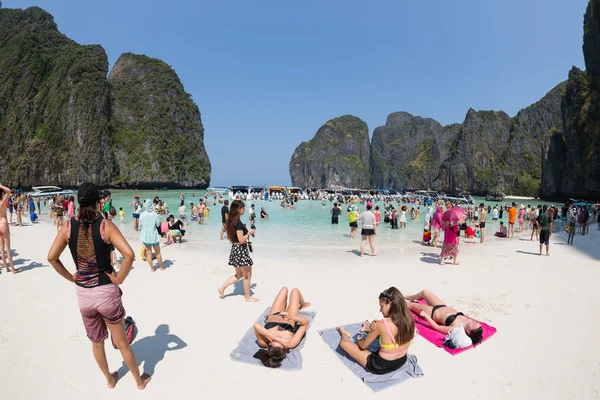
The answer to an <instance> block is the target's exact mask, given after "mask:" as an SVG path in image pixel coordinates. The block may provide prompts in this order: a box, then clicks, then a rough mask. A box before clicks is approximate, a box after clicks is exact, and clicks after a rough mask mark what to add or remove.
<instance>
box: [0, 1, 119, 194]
mask: <svg viewBox="0 0 600 400" xmlns="http://www.w3.org/2000/svg"><path fill="white" fill-rule="evenodd" d="M107 72H108V58H107V56H106V53H105V52H104V49H102V47H100V46H80V45H78V44H77V43H75V42H73V41H72V40H70V39H68V38H67V37H66V36H64V35H62V34H60V33H59V32H58V30H57V27H56V24H55V23H54V20H53V18H52V16H51V15H50V14H48V13H46V12H45V11H43V10H42V9H40V8H37V7H32V8H28V9H27V10H11V9H0V82H1V84H0V149H1V150H0V163H1V164H2V165H3V166H4V167H3V168H2V169H0V180H1V181H2V182H3V183H5V184H8V185H11V186H12V185H14V186H17V185H24V186H30V185H35V184H39V185H41V184H60V185H66V186H72V185H77V183H78V182H80V181H82V180H92V181H95V182H108V181H109V179H110V177H111V175H112V156H111V152H110V147H109V144H110V135H109V117H110V99H109V85H108V82H107V81H106V73H107Z"/></svg>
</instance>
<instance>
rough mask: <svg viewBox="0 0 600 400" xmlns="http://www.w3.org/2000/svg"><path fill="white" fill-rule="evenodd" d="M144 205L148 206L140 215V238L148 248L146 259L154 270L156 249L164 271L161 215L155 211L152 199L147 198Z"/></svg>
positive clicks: (159, 263)
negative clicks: (153, 253) (153, 257)
mask: <svg viewBox="0 0 600 400" xmlns="http://www.w3.org/2000/svg"><path fill="white" fill-rule="evenodd" d="M144 205H145V206H146V210H145V211H144V212H142V214H141V215H140V240H141V242H142V244H143V245H144V247H145V248H146V249H145V250H144V251H145V253H146V261H148V265H149V266H150V270H151V271H152V272H154V271H155V269H154V265H153V263H152V249H154V252H155V253H156V260H157V261H158V266H159V267H160V269H161V270H162V271H164V270H165V267H164V266H163V259H162V255H161V254H160V237H159V236H158V227H159V226H160V217H159V216H158V214H157V213H156V212H155V211H154V204H152V202H151V201H150V199H148V200H146V201H145V202H144Z"/></svg>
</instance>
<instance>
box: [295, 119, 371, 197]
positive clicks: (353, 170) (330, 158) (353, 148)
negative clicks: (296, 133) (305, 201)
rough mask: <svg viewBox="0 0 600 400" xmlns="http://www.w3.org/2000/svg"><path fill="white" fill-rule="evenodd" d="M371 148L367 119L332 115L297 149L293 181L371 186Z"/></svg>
mask: <svg viewBox="0 0 600 400" xmlns="http://www.w3.org/2000/svg"><path fill="white" fill-rule="evenodd" d="M370 152H371V148H370V143H369V128H368V127H367V124H366V123H365V122H364V121H362V120H361V119H360V118H357V117H355V116H352V115H344V116H342V117H339V118H334V119H331V120H329V121H327V122H326V123H325V124H324V125H323V126H321V128H319V130H318V131H317V133H316V135H315V136H314V138H313V139H311V140H309V141H308V142H303V143H301V144H300V145H299V146H298V147H297V148H296V150H295V151H294V154H293V155H292V159H291V161H290V175H291V178H292V185H294V186H301V187H328V186H344V187H368V186H369V181H370V175H369V155H370Z"/></svg>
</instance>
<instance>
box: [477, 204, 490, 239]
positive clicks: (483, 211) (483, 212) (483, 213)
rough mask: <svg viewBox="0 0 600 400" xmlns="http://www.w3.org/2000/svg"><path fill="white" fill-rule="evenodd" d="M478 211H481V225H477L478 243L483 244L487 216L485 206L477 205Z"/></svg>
mask: <svg viewBox="0 0 600 400" xmlns="http://www.w3.org/2000/svg"><path fill="white" fill-rule="evenodd" d="M479 209H480V210H481V223H480V224H479V231H480V232H481V239H480V240H479V243H483V240H484V238H485V223H486V222H487V215H488V212H487V211H486V209H485V204H483V203H481V204H480V205H479Z"/></svg>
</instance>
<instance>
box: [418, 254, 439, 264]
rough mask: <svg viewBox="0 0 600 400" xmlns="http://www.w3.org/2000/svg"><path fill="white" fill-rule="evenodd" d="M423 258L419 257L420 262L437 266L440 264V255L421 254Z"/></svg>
mask: <svg viewBox="0 0 600 400" xmlns="http://www.w3.org/2000/svg"><path fill="white" fill-rule="evenodd" d="M421 254H422V255H423V257H421V261H422V262H424V263H427V264H439V263H440V255H439V254H436V253H421Z"/></svg>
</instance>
